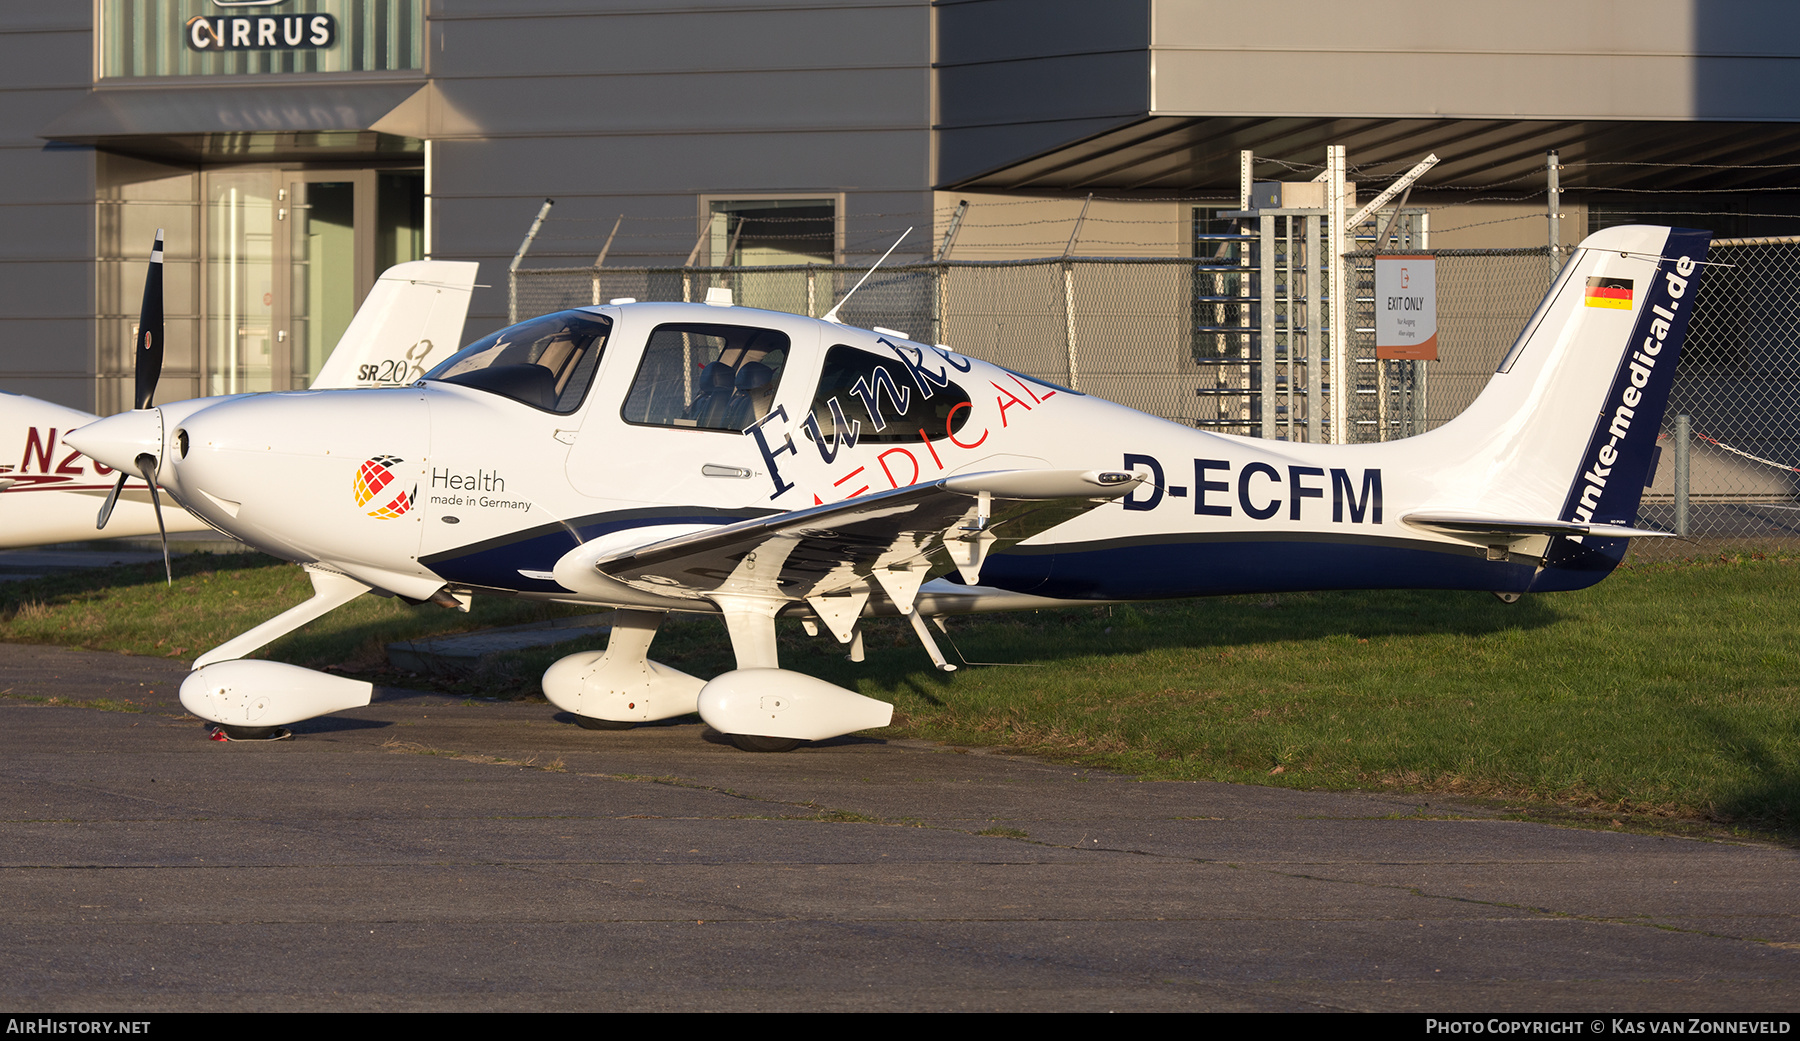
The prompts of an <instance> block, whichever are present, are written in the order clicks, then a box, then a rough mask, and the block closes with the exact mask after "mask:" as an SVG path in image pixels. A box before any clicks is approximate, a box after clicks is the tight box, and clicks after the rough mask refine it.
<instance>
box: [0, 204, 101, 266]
mask: <svg viewBox="0 0 1800 1041" xmlns="http://www.w3.org/2000/svg"><path fill="white" fill-rule="evenodd" d="M0 220H4V221H5V222H6V233H5V234H4V235H0V261H15V260H25V261H32V262H34V263H35V262H39V261H47V260H62V261H74V262H77V263H87V262H89V261H91V260H92V259H93V256H94V235H93V228H94V200H93V199H91V198H90V199H87V200H85V201H84V202H80V203H54V204H52V203H37V204H32V205H10V206H0Z"/></svg>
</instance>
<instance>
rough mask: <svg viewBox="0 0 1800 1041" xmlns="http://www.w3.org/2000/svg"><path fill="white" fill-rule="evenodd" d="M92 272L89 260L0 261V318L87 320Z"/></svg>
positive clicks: (91, 299)
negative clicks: (1, 316)
mask: <svg viewBox="0 0 1800 1041" xmlns="http://www.w3.org/2000/svg"><path fill="white" fill-rule="evenodd" d="M93 270H94V265H93V261H91V260H51V259H42V258H35V257H33V258H25V259H21V260H7V261H0V315H4V316H6V317H8V318H80V319H82V320H84V321H91V320H92V319H93V317H94V277H93ZM0 349H5V348H4V347H0Z"/></svg>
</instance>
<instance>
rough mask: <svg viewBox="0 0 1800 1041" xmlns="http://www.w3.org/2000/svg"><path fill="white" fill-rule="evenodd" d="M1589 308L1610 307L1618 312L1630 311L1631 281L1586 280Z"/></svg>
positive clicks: (1612, 279) (1620, 279) (1598, 278)
mask: <svg viewBox="0 0 1800 1041" xmlns="http://www.w3.org/2000/svg"><path fill="white" fill-rule="evenodd" d="M1584 303H1586V304H1587V305H1588V306H1589V307H1611V308H1614V309H1616V310H1620V311H1629V310H1631V279H1629V278H1603V277H1600V276H1595V277H1593V278H1590V279H1588V280H1587V299H1586V300H1585V301H1584Z"/></svg>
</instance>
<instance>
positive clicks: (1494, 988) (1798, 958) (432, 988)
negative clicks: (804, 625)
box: [0, 646, 1800, 1012]
mask: <svg viewBox="0 0 1800 1041" xmlns="http://www.w3.org/2000/svg"><path fill="white" fill-rule="evenodd" d="M185 668H186V665H185V663H178V662H174V661H168V660H160V659H150V658H130V657H123V656H117V655H108V654H93V653H86V652H80V651H69V650H61V649H54V648H42V647H22V646H3V647H0V692H5V696H4V697H0V750H3V751H0V798H3V799H4V806H5V812H4V813H3V814H0V836H4V839H3V842H0V886H3V888H4V892H5V894H6V899H5V900H4V902H3V904H0V916H4V917H3V919H0V923H3V924H0V1007H4V1008H5V1009H7V1010H8V1011H14V1012H46V1011H59V1010H60V1011H111V1010H123V1011H197V1010H250V1011H287V1010H411V1009H433V1010H465V1009H466V1010H483V1011H487V1010H539V1009H543V1010H551V1009H559V1010H561V1009H593V1010H615V1009H617V1010H650V1009H709V1010H798V1009H831V1010H863V1009H917V1010H926V1009H963V1010H1031V1011H1042V1010H1077V1009H1079V1010H1105V1009H1117V1010H1140V1009H1141V1010H1149V1009H1181V1010H1321V1011H1322V1010H1378V1011H1507V1010H1546V1011H1583V1012H1601V1011H1619V1012H1627V1011H1655V1010H1672V1011H1690V1012H1698V1011H1706V1010H1722V1011H1752V1010H1766V1011H1792V1010H1793V1009H1794V1008H1795V1006H1796V1005H1797V1004H1800V885H1797V884H1796V880H1797V879H1800V853H1796V852H1795V851H1793V850H1789V849H1785V848H1776V847H1772V846H1762V845H1754V844H1735V843H1719V842H1701V841H1694V840H1687V839H1675V838H1655V837H1645V836H1640V835H1630V834H1621V833H1617V832H1605V831H1589V830H1578V829H1569V828H1557V827H1550V826H1545V825H1537V824H1526V823H1517V822H1511V821H1503V820H1496V819H1484V818H1483V817H1481V816H1480V815H1479V813H1477V812H1476V811H1473V810H1469V811H1466V812H1463V811H1459V810H1458V808H1457V807H1456V806H1454V805H1449V804H1445V803H1442V802H1440V801H1438V800H1436V799H1433V800H1430V801H1429V804H1427V803H1426V802H1424V801H1421V800H1418V799H1413V798H1406V797H1399V796H1392V795H1361V794H1315V793H1307V792H1296V791H1289V790H1282V789H1274V788H1257V787H1243V786H1236V785H1224V784H1177V783H1142V782H1137V781H1134V780H1132V779H1130V778H1128V777H1122V776H1117V775H1111V774H1106V773H1103V772H1099V771H1093V770H1084V769H1078V768H1071V767H1067V766H1059V765H1056V764H1052V763H1045V762H1040V761H1036V760H1031V759H1025V758H1017V757H1011V756H1006V755H1000V754H991V753H982V752H975V751H968V750H961V749H954V748H946V747H943V746H938V745H933V744H929V743H925V742H914V741H887V742H884V741H877V740H866V739H855V738H851V739H840V740H839V741H836V742H831V743H827V744H824V745H817V746H811V747H805V748H802V749H801V750H799V751H796V752H792V753H788V754H785V755H752V754H748V753H744V752H740V751H738V750H737V749H735V748H733V747H731V746H730V745H729V744H726V743H723V740H722V739H720V738H718V737H717V735H711V734H709V732H708V731H707V730H706V729H705V728H704V727H703V726H701V725H700V724H698V723H681V724H676V725H669V726H650V727H642V728H639V729H636V730H632V731H627V732H592V731H585V730H580V729H577V728H576V727H574V726H571V725H568V724H567V723H565V722H559V721H558V720H557V718H556V717H555V715H554V710H552V709H550V708H548V707H547V706H544V705H541V704H540V705H519V704H501V703H486V702H475V703H466V702H463V701H460V700H455V699H450V698H443V697H436V696H430V695H420V694H415V693H410V692H402V691H386V690H384V691H379V692H378V693H377V698H376V701H375V703H374V704H372V705H371V706H369V707H368V708H366V709H363V710H360V711H356V712H350V713H345V714H343V715H341V716H337V717H331V718H326V719H320V720H314V721H311V722H309V723H305V724H301V725H299V726H297V727H296V728H295V729H296V731H298V732H299V738H298V739H297V740H294V741H290V742H281V743H272V744H221V743H215V742H210V741H208V740H206V738H205V731H204V729H203V728H202V726H201V725H200V724H199V723H198V722H197V721H196V720H194V719H193V718H191V717H187V716H185V715H183V714H182V713H181V711H180V709H179V707H178V706H177V705H176V702H175V691H176V686H177V684H178V682H179V680H180V679H181V676H182V675H183V673H184V671H185ZM45 698H56V699H60V700H62V701H63V702H75V703H81V702H96V701H102V700H107V699H110V700H111V701H121V700H130V701H132V702H135V703H138V704H140V705H142V706H144V708H145V711H141V712H124V711H116V710H108V709H106V708H102V707H81V706H80V705H79V704H67V703H65V704H49V703H46V702H44V701H41V700H33V699H45Z"/></svg>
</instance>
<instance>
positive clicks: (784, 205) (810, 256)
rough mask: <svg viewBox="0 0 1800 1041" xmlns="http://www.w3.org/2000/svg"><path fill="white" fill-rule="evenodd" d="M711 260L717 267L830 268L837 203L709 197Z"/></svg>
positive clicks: (834, 254)
mask: <svg viewBox="0 0 1800 1041" xmlns="http://www.w3.org/2000/svg"><path fill="white" fill-rule="evenodd" d="M705 204H706V207H707V211H706V214H707V221H708V223H707V228H706V247H705V248H704V250H703V253H704V254H705V255H706V258H707V260H706V262H707V263H709V264H711V265H712V266H715V267H728V266H740V265H744V266H766V265H772V264H830V263H833V262H835V261H836V260H837V254H838V227H837V224H838V222H837V215H838V206H837V200H836V199H830V198H825V199H707V200H705Z"/></svg>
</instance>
